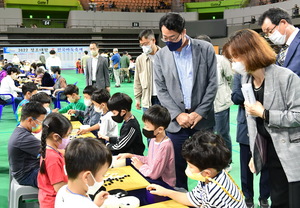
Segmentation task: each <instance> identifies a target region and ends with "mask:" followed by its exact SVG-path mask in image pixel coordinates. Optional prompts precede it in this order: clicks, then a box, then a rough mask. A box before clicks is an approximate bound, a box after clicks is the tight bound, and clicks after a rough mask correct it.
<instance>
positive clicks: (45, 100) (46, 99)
mask: <svg viewBox="0 0 300 208" xmlns="http://www.w3.org/2000/svg"><path fill="white" fill-rule="evenodd" d="M31 101H37V102H40V103H42V105H43V107H44V108H45V109H46V110H47V115H49V114H50V113H51V112H52V111H51V109H50V104H51V101H52V100H51V97H50V96H49V95H48V94H47V93H45V92H39V93H37V94H35V95H33V96H32V97H31V98H30V102H31Z"/></svg>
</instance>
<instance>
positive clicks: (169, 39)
mask: <svg viewBox="0 0 300 208" xmlns="http://www.w3.org/2000/svg"><path fill="white" fill-rule="evenodd" d="M180 35H181V33H180V34H178V36H177V37H176V38H175V36H174V35H172V36H171V37H163V38H161V41H162V42H168V41H170V42H176V40H178V38H179V37H180Z"/></svg>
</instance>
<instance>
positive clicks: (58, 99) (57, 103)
mask: <svg viewBox="0 0 300 208" xmlns="http://www.w3.org/2000/svg"><path fill="white" fill-rule="evenodd" d="M62 93H64V91H59V92H58V93H57V94H56V98H55V101H54V108H59V109H60V108H61V104H60V102H61V101H64V102H67V103H69V101H68V100H61V99H60V96H61V94H62Z"/></svg>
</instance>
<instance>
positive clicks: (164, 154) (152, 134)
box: [118, 105, 176, 187]
mask: <svg viewBox="0 0 300 208" xmlns="http://www.w3.org/2000/svg"><path fill="white" fill-rule="evenodd" d="M142 119H143V122H144V124H145V127H144V128H143V134H144V136H145V137H147V138H153V139H151V140H150V144H149V150H148V156H139V155H133V154H130V153H125V154H119V155H118V159H123V158H131V160H132V165H133V166H134V167H135V168H136V169H138V170H139V171H140V172H141V173H142V174H143V175H144V176H145V177H147V178H146V179H148V178H150V180H149V182H150V183H156V184H157V183H158V184H162V185H164V186H165V183H166V184H168V186H170V187H174V186H175V182H176V175H175V161H174V148H173V143H172V141H171V140H170V139H169V138H168V137H167V135H166V132H165V129H166V128H167V127H168V125H169V123H170V121H171V117H170V113H169V111H168V110H167V109H166V108H165V107H163V106H160V105H153V106H151V107H150V108H149V109H148V110H147V111H145V113H144V115H143V118H142ZM153 180H155V181H153ZM168 186H166V187H168Z"/></svg>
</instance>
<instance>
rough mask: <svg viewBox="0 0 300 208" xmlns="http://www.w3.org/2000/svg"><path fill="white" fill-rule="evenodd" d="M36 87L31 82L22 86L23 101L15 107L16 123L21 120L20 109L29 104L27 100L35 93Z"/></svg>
mask: <svg viewBox="0 0 300 208" xmlns="http://www.w3.org/2000/svg"><path fill="white" fill-rule="evenodd" d="M37 89H38V88H37V86H36V85H35V84H34V83H33V82H28V83H25V84H24V85H23V86H22V93H23V95H24V100H22V101H21V102H20V103H19V105H18V107H17V115H16V116H17V121H18V122H20V120H21V112H22V108H23V106H24V105H25V104H26V103H28V102H29V99H30V98H31V96H32V95H34V94H36V93H37Z"/></svg>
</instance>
